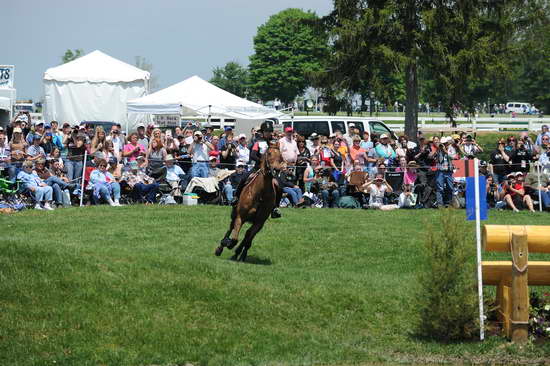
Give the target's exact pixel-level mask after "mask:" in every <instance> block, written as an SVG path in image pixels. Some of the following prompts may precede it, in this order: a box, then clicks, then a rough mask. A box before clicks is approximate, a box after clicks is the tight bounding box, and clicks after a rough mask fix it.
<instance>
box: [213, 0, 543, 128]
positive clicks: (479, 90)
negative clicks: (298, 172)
mask: <svg viewBox="0 0 550 366" xmlns="http://www.w3.org/2000/svg"><path fill="white" fill-rule="evenodd" d="M213 75H214V76H213V78H212V79H211V82H212V83H214V84H216V85H218V86H219V87H221V88H223V89H226V90H228V91H230V92H232V93H234V94H237V95H239V96H242V97H248V98H258V99H261V100H272V99H275V98H277V99H279V100H281V101H282V102H283V103H290V102H292V101H294V100H295V98H296V97H297V96H300V95H302V94H303V93H304V90H305V89H306V88H307V87H309V86H312V87H315V88H318V89H319V90H321V94H322V97H323V100H324V101H325V103H326V107H327V110H328V111H329V112H335V111H337V110H339V109H340V110H341V109H344V108H345V107H346V104H349V102H348V101H349V99H350V96H351V95H356V94H359V95H361V99H362V101H363V102H364V101H365V100H367V99H372V98H371V96H372V97H374V99H376V100H377V101H380V102H381V103H384V104H387V105H393V104H394V103H395V102H396V101H397V102H398V103H401V104H403V105H405V107H406V108H405V111H406V116H405V119H406V120H405V131H406V133H407V134H408V135H409V136H416V125H417V120H418V108H419V107H418V106H419V103H429V104H431V105H439V106H441V108H442V109H443V111H445V113H446V114H447V116H448V117H450V118H451V119H453V118H454V117H455V116H456V111H457V110H463V111H469V112H471V113H473V112H475V108H476V105H479V104H485V105H490V104H494V103H506V102H508V101H521V102H529V103H533V104H535V105H536V106H537V107H538V108H539V109H542V110H544V111H546V112H547V113H548V112H549V111H550V88H549V87H548V85H550V84H549V83H550V5H549V3H548V1H547V0H484V1H479V0H460V1H449V0H409V1H399V0H368V1H367V0H334V2H333V10H332V12H331V13H330V14H328V15H327V16H325V17H318V16H317V15H316V14H315V13H313V12H310V11H303V10H300V9H286V10H283V11H281V12H279V13H277V14H275V15H273V16H271V17H270V18H269V19H268V20H267V22H266V23H265V24H263V25H261V26H260V27H259V28H258V31H257V34H256V36H255V37H254V54H253V55H252V56H250V63H249V65H248V66H242V65H240V64H238V63H237V62H234V61H231V62H229V63H228V64H226V65H225V66H223V67H217V68H215V69H214V70H213Z"/></svg>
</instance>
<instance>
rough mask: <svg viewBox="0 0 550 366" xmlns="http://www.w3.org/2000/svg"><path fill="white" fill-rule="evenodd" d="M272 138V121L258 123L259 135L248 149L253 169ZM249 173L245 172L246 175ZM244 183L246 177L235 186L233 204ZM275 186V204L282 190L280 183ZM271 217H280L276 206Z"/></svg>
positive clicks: (257, 166) (257, 164) (258, 164)
mask: <svg viewBox="0 0 550 366" xmlns="http://www.w3.org/2000/svg"><path fill="white" fill-rule="evenodd" d="M272 138H273V122H272V121H264V122H263V123H262V124H261V125H260V136H259V137H258V139H257V140H256V142H255V143H254V146H252V149H251V151H250V160H251V161H253V162H254V169H255V170H258V169H259V168H260V162H261V159H262V156H263V154H265V152H266V151H267V149H268V148H269V145H270V144H271V143H272ZM249 174H250V172H249V173H247V177H246V178H248V175H249ZM245 183H246V179H243V180H242V181H241V182H240V184H239V186H238V187H237V190H236V191H235V197H234V200H233V202H232V204H233V205H237V203H238V202H239V197H240V195H241V191H242V189H243V188H244V185H245ZM275 187H277V197H276V198H275V200H276V202H277V206H278V205H279V202H280V201H281V196H282V190H281V185H280V184H278V183H277V184H275ZM271 217H272V218H279V217H281V213H280V212H279V209H278V207H275V209H274V210H273V212H272V213H271Z"/></svg>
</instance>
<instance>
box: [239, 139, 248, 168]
mask: <svg viewBox="0 0 550 366" xmlns="http://www.w3.org/2000/svg"><path fill="white" fill-rule="evenodd" d="M237 161H241V162H244V163H245V164H248V162H249V161H250V149H249V148H248V146H247V141H246V136H245V135H244V134H240V135H239V144H238V145H237Z"/></svg>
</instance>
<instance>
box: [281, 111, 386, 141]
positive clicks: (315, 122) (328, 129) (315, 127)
mask: <svg viewBox="0 0 550 366" xmlns="http://www.w3.org/2000/svg"><path fill="white" fill-rule="evenodd" d="M275 123H276V124H282V129H283V130H284V128H285V127H289V126H290V127H292V128H293V129H294V130H295V131H296V132H298V133H299V134H300V135H302V136H304V137H306V138H308V137H309V136H311V134H312V133H314V132H315V133H316V134H318V135H324V136H330V135H332V134H333V133H335V132H336V131H337V130H340V131H341V132H342V133H343V134H347V133H349V128H350V127H352V126H353V127H355V128H358V129H359V131H361V135H362V134H363V132H364V131H368V132H369V134H370V135H371V136H377V137H378V136H380V135H382V134H387V135H389V136H391V137H392V138H393V139H397V136H396V135H395V133H393V132H392V131H391V130H390V129H389V128H388V126H386V124H385V123H384V122H382V121H380V120H378V119H375V118H366V117H344V116H299V117H294V118H292V117H281V118H279V119H278V120H276V122H275Z"/></svg>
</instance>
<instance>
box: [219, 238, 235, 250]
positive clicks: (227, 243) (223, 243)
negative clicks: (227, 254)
mask: <svg viewBox="0 0 550 366" xmlns="http://www.w3.org/2000/svg"><path fill="white" fill-rule="evenodd" d="M231 244H233V240H231V239H230V238H223V239H222V241H220V247H228V248H229V246H230V245H231Z"/></svg>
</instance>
